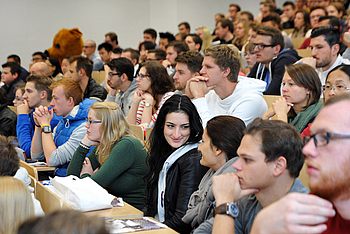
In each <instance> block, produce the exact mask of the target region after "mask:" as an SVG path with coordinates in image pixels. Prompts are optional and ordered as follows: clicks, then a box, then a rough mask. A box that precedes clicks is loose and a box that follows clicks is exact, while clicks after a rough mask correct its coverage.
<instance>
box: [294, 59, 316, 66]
mask: <svg viewBox="0 0 350 234" xmlns="http://www.w3.org/2000/svg"><path fill="white" fill-rule="evenodd" d="M297 63H305V64H307V65H309V66H311V67H313V68H316V59H315V58H313V57H306V58H302V59H300V60H299V61H298V62H297Z"/></svg>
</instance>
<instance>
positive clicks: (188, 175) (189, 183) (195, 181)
mask: <svg viewBox="0 0 350 234" xmlns="http://www.w3.org/2000/svg"><path fill="white" fill-rule="evenodd" d="M184 157H186V158H185V159H184V161H183V162H181V163H179V165H180V170H181V171H180V175H181V178H180V182H179V184H178V186H179V187H178V188H177V199H176V201H174V202H176V207H175V213H174V215H173V216H172V217H167V218H166V220H165V222H164V224H166V225H167V226H169V227H171V228H175V229H176V230H179V229H180V230H181V228H189V227H190V225H188V224H185V223H184V222H183V221H182V217H183V216H184V215H185V214H186V210H187V206H188V202H189V200H190V197H191V195H192V193H193V192H194V191H196V190H197V189H198V185H199V182H200V180H201V179H202V178H201V165H200V163H199V155H198V154H195V155H193V154H192V155H184ZM181 232H182V231H181Z"/></svg>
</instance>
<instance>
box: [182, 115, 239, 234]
mask: <svg viewBox="0 0 350 234" xmlns="http://www.w3.org/2000/svg"><path fill="white" fill-rule="evenodd" d="M244 129H245V124H244V122H243V121H242V120H240V119H238V118H236V117H233V116H227V115H226V116H216V117H214V118H212V119H211V120H209V122H208V124H207V127H206V128H205V130H204V133H203V137H202V142H201V143H200V144H199V146H198V150H199V152H200V153H201V155H202V159H201V161H200V164H201V165H203V166H206V167H209V170H208V171H207V173H206V174H205V175H204V176H203V179H202V180H201V183H200V184H199V186H198V190H197V191H195V192H194V193H192V195H191V198H190V201H189V204H188V210H187V212H186V215H185V216H184V217H183V218H182V220H183V221H184V222H185V223H188V224H191V227H192V229H195V228H197V227H198V226H199V225H200V224H201V223H202V222H204V221H205V220H206V219H208V218H211V217H212V211H213V208H214V201H215V199H214V195H213V192H212V178H213V176H215V175H220V174H223V173H227V172H234V171H235V169H234V168H233V167H232V164H233V163H234V162H235V161H236V160H237V149H238V147H239V144H240V143H241V140H242V137H243V132H244ZM223 132H226V134H222V133H223Z"/></svg>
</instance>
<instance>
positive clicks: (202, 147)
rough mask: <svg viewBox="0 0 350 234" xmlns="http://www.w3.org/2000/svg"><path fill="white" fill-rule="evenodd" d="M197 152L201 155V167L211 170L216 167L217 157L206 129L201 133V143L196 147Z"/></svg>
mask: <svg viewBox="0 0 350 234" xmlns="http://www.w3.org/2000/svg"><path fill="white" fill-rule="evenodd" d="M198 151H199V152H200V153H201V155H202V158H201V161H200V164H201V165H203V166H205V167H209V168H212V169H214V168H216V167H217V164H218V160H217V159H218V157H217V154H216V151H215V149H214V146H213V145H212V144H211V139H210V137H209V136H208V133H207V129H205V130H204V132H203V136H202V142H201V143H200V144H199V145H198Z"/></svg>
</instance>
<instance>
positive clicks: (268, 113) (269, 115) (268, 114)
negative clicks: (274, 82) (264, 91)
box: [262, 107, 276, 120]
mask: <svg viewBox="0 0 350 234" xmlns="http://www.w3.org/2000/svg"><path fill="white" fill-rule="evenodd" d="M275 115H276V113H275V111H274V109H273V108H271V107H270V108H269V109H268V110H267V111H266V112H265V113H264V115H263V117H262V119H264V120H267V119H270V118H272V117H273V116H275Z"/></svg>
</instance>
